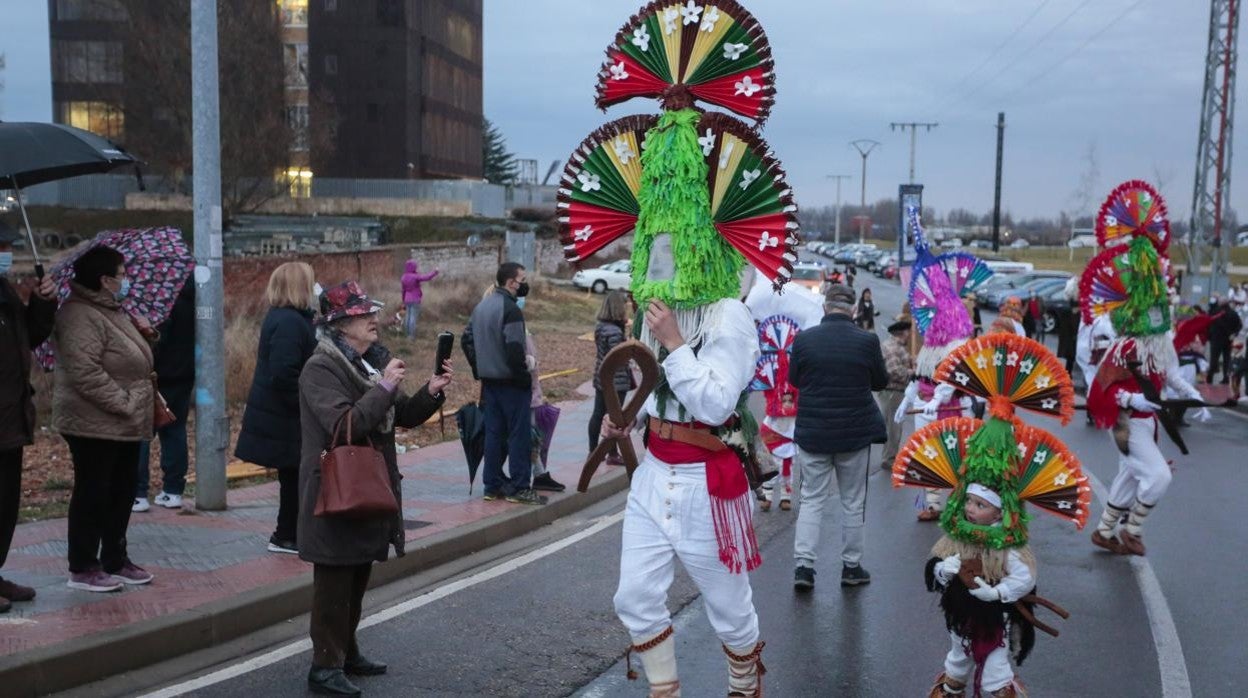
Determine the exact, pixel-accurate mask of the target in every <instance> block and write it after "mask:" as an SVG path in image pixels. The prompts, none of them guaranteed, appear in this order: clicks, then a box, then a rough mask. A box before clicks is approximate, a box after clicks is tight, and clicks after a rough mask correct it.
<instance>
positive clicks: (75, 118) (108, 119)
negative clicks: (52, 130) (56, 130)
mask: <svg viewBox="0 0 1248 698" xmlns="http://www.w3.org/2000/svg"><path fill="white" fill-rule="evenodd" d="M57 112H58V114H57V116H58V119H57V120H58V121H59V122H60V123H62V124H68V125H70V126H73V127H74V128H80V129H83V130H85V131H90V132H92V133H94V134H97V135H100V136H104V137H105V138H109V139H112V140H114V141H121V140H124V136H125V126H126V118H125V115H124V114H122V112H121V108H120V107H118V106H117V105H115V104H110V103H109V102H58V103H57Z"/></svg>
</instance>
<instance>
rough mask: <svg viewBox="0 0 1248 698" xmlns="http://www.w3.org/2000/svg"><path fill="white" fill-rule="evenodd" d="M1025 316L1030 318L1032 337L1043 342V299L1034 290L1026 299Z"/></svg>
mask: <svg viewBox="0 0 1248 698" xmlns="http://www.w3.org/2000/svg"><path fill="white" fill-rule="evenodd" d="M1027 317H1028V318H1030V319H1031V326H1032V330H1031V331H1032V338H1033V339H1035V340H1036V341H1037V342H1040V343H1041V344H1044V337H1045V332H1044V301H1043V300H1041V299H1040V296H1039V294H1037V293H1036V292H1035V291H1032V292H1031V296H1030V297H1029V298H1028V299H1027Z"/></svg>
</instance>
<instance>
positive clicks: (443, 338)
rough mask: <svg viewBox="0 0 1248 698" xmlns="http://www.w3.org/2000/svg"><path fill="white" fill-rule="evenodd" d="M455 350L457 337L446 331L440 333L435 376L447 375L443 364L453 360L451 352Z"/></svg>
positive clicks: (435, 359)
mask: <svg viewBox="0 0 1248 698" xmlns="http://www.w3.org/2000/svg"><path fill="white" fill-rule="evenodd" d="M454 348H455V335H454V334H452V333H450V332H446V331H445V330H444V331H442V332H439V333H438V353H437V356H436V357H434V361H435V363H434V365H433V374H434V375H435V376H440V375H442V374H443V373H446V370H445V369H443V368H442V364H444V363H446V362H447V360H449V359H450V358H451V350H452V349H454Z"/></svg>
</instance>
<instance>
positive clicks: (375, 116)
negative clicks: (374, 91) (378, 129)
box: [365, 102, 381, 124]
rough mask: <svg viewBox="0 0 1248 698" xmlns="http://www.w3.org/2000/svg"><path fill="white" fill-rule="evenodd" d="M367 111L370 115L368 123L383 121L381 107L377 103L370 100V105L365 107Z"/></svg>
mask: <svg viewBox="0 0 1248 698" xmlns="http://www.w3.org/2000/svg"><path fill="white" fill-rule="evenodd" d="M365 112H366V114H367V116H368V123H370V124H375V123H377V122H378V121H381V108H380V107H378V106H377V104H376V103H374V102H369V103H368V106H367V107H366V108H365Z"/></svg>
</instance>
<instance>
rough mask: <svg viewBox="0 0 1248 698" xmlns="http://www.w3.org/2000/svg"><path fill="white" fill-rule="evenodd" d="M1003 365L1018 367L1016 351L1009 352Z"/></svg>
mask: <svg viewBox="0 0 1248 698" xmlns="http://www.w3.org/2000/svg"><path fill="white" fill-rule="evenodd" d="M1005 365H1006V366H1017V365H1018V352H1016V351H1012V352H1010V355H1009V356H1007V357H1005Z"/></svg>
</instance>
